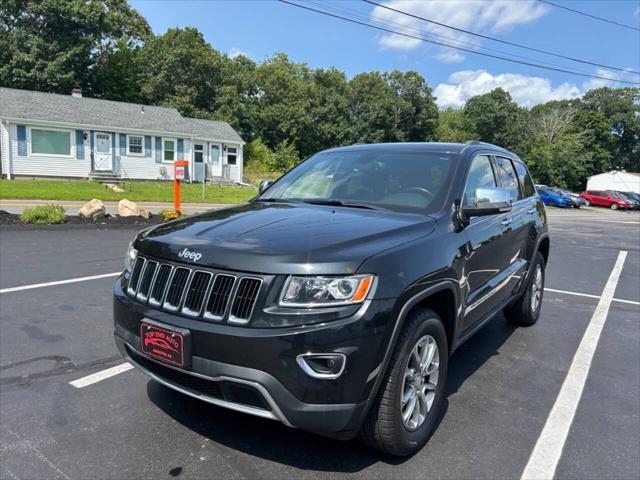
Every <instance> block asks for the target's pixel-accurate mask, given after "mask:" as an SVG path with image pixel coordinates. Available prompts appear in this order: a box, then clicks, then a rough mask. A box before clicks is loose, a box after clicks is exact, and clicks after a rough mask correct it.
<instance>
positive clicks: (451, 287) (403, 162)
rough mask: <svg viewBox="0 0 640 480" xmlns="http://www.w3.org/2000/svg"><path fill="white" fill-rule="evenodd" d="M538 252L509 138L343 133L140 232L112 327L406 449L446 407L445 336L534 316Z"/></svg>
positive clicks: (153, 359)
mask: <svg viewBox="0 0 640 480" xmlns="http://www.w3.org/2000/svg"><path fill="white" fill-rule="evenodd" d="M548 257H549V235H548V228H547V217H546V213H545V208H544V205H543V203H542V202H541V201H540V199H539V198H538V196H537V195H536V194H535V188H534V185H533V182H532V180H531V177H530V176H529V173H528V171H527V168H526V166H525V165H524V163H523V162H522V161H521V160H520V159H519V158H518V157H517V156H516V155H515V154H513V153H511V152H509V151H507V150H504V149H502V148H500V147H496V146H494V145H490V144H486V143H480V142H469V143H467V144H438V143H404V144H378V145H352V146H349V147H342V148H336V149H331V150H326V151H323V152H320V153H318V154H316V155H313V156H312V157H311V158H309V159H308V160H306V161H304V162H302V163H301V164H299V165H298V166H296V167H295V168H293V169H292V170H290V171H289V172H288V173H286V174H285V175H284V176H282V177H281V178H280V179H278V180H277V181H275V182H271V181H263V182H261V184H260V189H259V194H258V195H257V196H256V197H255V198H254V199H253V200H251V201H249V202H248V203H245V204H243V205H239V206H236V207H232V208H227V209H223V210H215V211H212V210H210V211H207V212H203V213H201V214H197V215H192V216H189V217H186V218H183V219H179V220H175V221H172V222H168V223H165V224H162V225H159V226H155V227H151V228H149V229H147V230H144V231H143V232H141V233H139V234H138V235H137V236H136V237H135V238H134V239H133V241H132V242H131V244H130V245H129V248H128V251H127V255H126V262H125V269H124V272H123V274H122V275H121V276H120V278H119V279H118V281H117V282H116V284H115V287H114V297H115V298H114V302H113V308H114V322H115V341H116V345H117V348H118V350H119V352H120V354H121V355H122V356H123V357H124V358H125V359H126V360H127V361H129V362H131V364H132V365H134V366H135V367H137V368H138V369H140V370H141V371H143V372H145V373H146V374H148V375H149V376H150V377H151V378H153V379H155V380H156V381H157V382H159V383H162V384H164V385H166V386H168V387H169V388H172V389H175V390H178V391H180V392H182V393H184V394H187V395H191V396H193V397H196V398H199V399H201V400H204V401H206V402H209V403H212V404H216V405H219V406H222V407H225V408H230V409H233V410H237V411H241V412H244V413H248V414H253V415H257V416H260V417H264V418H270V419H274V420H278V421H280V422H282V423H283V424H285V425H287V426H290V427H297V428H301V429H305V430H309V431H313V432H318V433H322V434H324V435H327V436H331V437H335V438H340V439H349V438H352V437H355V436H356V435H358V436H359V437H360V438H361V439H362V441H364V442H365V443H366V444H368V445H370V446H373V447H375V448H378V449H381V450H383V451H385V452H387V453H390V454H393V455H399V456H405V455H410V454H412V453H414V452H416V451H417V450H419V449H420V448H421V447H422V446H423V445H424V444H425V443H426V442H427V440H428V439H429V437H430V436H431V433H432V432H433V430H434V429H435V428H436V426H437V424H438V423H439V421H440V416H441V415H442V414H443V413H444V412H443V409H444V408H445V397H446V384H447V370H448V364H449V358H450V356H451V354H452V352H454V351H455V350H456V349H457V348H458V347H459V346H460V345H461V344H462V343H463V342H464V341H466V340H467V339H468V338H470V337H471V336H472V335H473V334H474V333H475V332H476V331H478V329H479V328H480V327H481V326H482V325H484V324H485V323H486V322H488V321H489V320H490V319H491V318H492V317H493V316H495V315H496V314H498V313H499V312H502V311H504V313H505V316H506V317H507V319H508V320H509V321H511V322H513V323H515V324H519V325H533V324H535V323H536V322H537V320H538V318H539V315H540V307H541V303H542V298H543V289H544V281H545V266H546V263H547V259H548ZM522 414H523V415H526V414H527V413H526V411H524V410H523V412H522Z"/></svg>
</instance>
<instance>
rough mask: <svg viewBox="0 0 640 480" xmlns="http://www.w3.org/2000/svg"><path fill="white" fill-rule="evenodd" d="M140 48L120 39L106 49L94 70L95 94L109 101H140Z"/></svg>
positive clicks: (92, 83) (93, 85)
mask: <svg viewBox="0 0 640 480" xmlns="http://www.w3.org/2000/svg"><path fill="white" fill-rule="evenodd" d="M138 52H139V47H138V46H137V45H129V43H128V42H126V41H125V40H124V39H121V40H118V41H117V42H116V43H115V45H114V46H113V47H112V48H109V49H106V50H104V51H103V52H102V53H101V54H100V56H98V58H97V59H96V64H95V65H94V67H93V69H92V71H91V78H92V80H91V92H89V93H90V94H91V95H93V96H96V97H100V98H105V99H108V100H119V101H121V102H133V103H139V102H141V101H142V95H141V92H140V75H141V68H140V62H139V58H138V57H139V54H138Z"/></svg>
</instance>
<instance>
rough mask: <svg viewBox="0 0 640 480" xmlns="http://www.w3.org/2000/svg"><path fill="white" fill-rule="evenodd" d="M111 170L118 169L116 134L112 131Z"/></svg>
mask: <svg viewBox="0 0 640 480" xmlns="http://www.w3.org/2000/svg"><path fill="white" fill-rule="evenodd" d="M111 170H113V171H114V172H115V171H116V134H115V132H111Z"/></svg>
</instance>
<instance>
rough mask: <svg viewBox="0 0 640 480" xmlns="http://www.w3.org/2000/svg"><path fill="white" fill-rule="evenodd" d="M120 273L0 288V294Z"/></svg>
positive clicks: (112, 275)
mask: <svg viewBox="0 0 640 480" xmlns="http://www.w3.org/2000/svg"><path fill="white" fill-rule="evenodd" d="M121 273H122V272H113V273H103V274H102V275H91V276H89V277H78V278H70V279H68V280H58V281H56V282H45V283H34V284H33V285H22V286H21V287H10V288H0V293H11V292H20V291H22V290H31V289H33V288H43V287H53V286H55V285H65V284H67V283H77V282H86V281H87V280H98V279H100V278H109V277H115V276H117V275H120V274H121Z"/></svg>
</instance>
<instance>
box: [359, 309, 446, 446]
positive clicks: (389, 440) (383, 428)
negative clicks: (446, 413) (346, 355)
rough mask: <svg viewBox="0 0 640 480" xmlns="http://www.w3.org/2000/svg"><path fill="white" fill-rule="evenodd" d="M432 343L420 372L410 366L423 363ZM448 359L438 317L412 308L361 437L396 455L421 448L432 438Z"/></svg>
mask: <svg viewBox="0 0 640 480" xmlns="http://www.w3.org/2000/svg"><path fill="white" fill-rule="evenodd" d="M420 342H426V344H424V345H425V347H424V348H425V350H421V349H420V348H419V347H420V344H421V343H420ZM434 344H435V346H436V350H435V352H434V353H433V359H432V362H431V363H430V364H427V366H426V368H425V369H424V372H423V371H422V370H420V369H419V368H412V367H416V366H418V367H419V366H420V364H421V363H427V360H428V356H429V353H430V352H433V350H429V349H430V348H432V346H433V345H434ZM426 345H428V347H427V346H426ZM414 350H415V351H416V353H415V355H414ZM423 352H424V353H423ZM423 354H424V355H425V357H424V358H425V360H424V361H423V358H422V356H423ZM436 355H437V357H436ZM416 358H417V359H419V360H420V362H418V360H416ZM435 360H437V362H436V361H435ZM448 363H449V349H448V345H447V335H446V332H445V330H444V326H443V324H442V320H441V319H440V317H439V316H438V314H437V313H435V312H434V311H432V310H429V309H426V308H415V309H414V310H413V311H411V312H410V313H409V316H408V317H407V319H406V322H405V325H404V326H403V327H402V331H401V332H400V336H399V337H398V341H397V343H396V346H395V349H394V351H393V354H392V356H391V360H390V362H389V365H388V367H387V370H386V371H385V373H384V378H383V380H382V384H381V385H380V390H379V391H378V394H377V397H376V399H375V401H374V403H373V405H372V406H371V410H370V411H369V414H368V415H367V418H366V419H365V421H364V424H363V425H362V428H361V430H360V433H359V438H360V440H361V441H362V442H363V443H365V444H366V445H368V446H370V447H373V448H376V449H378V450H382V451H383V452H386V453H389V454H391V455H396V456H406V455H411V454H413V453H415V452H417V451H418V450H420V449H421V448H422V447H423V446H424V445H425V444H426V443H427V441H428V440H429V438H430V437H431V434H432V433H433V430H434V428H435V426H436V423H437V421H438V418H439V416H440V410H441V409H442V402H443V399H444V393H445V384H446V379H447V366H448ZM429 365H431V366H430V367H429ZM412 372H413V373H412ZM428 372H431V373H430V374H428ZM422 376H424V378H423V379H422V380H421V379H420V378H422ZM417 377H419V378H417ZM416 378H417V379H416ZM412 392H413V396H412ZM417 392H425V393H424V395H420V394H418V393H417ZM403 399H407V400H405V401H403ZM414 399H415V402H413V406H414V410H411V412H414V413H416V410H415V409H420V410H419V411H418V412H417V414H415V415H408V413H409V411H410V408H411V404H412V400H414ZM421 400H422V401H421ZM423 405H424V411H425V414H424V415H423V408H422V406H423ZM414 418H415V420H414Z"/></svg>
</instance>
